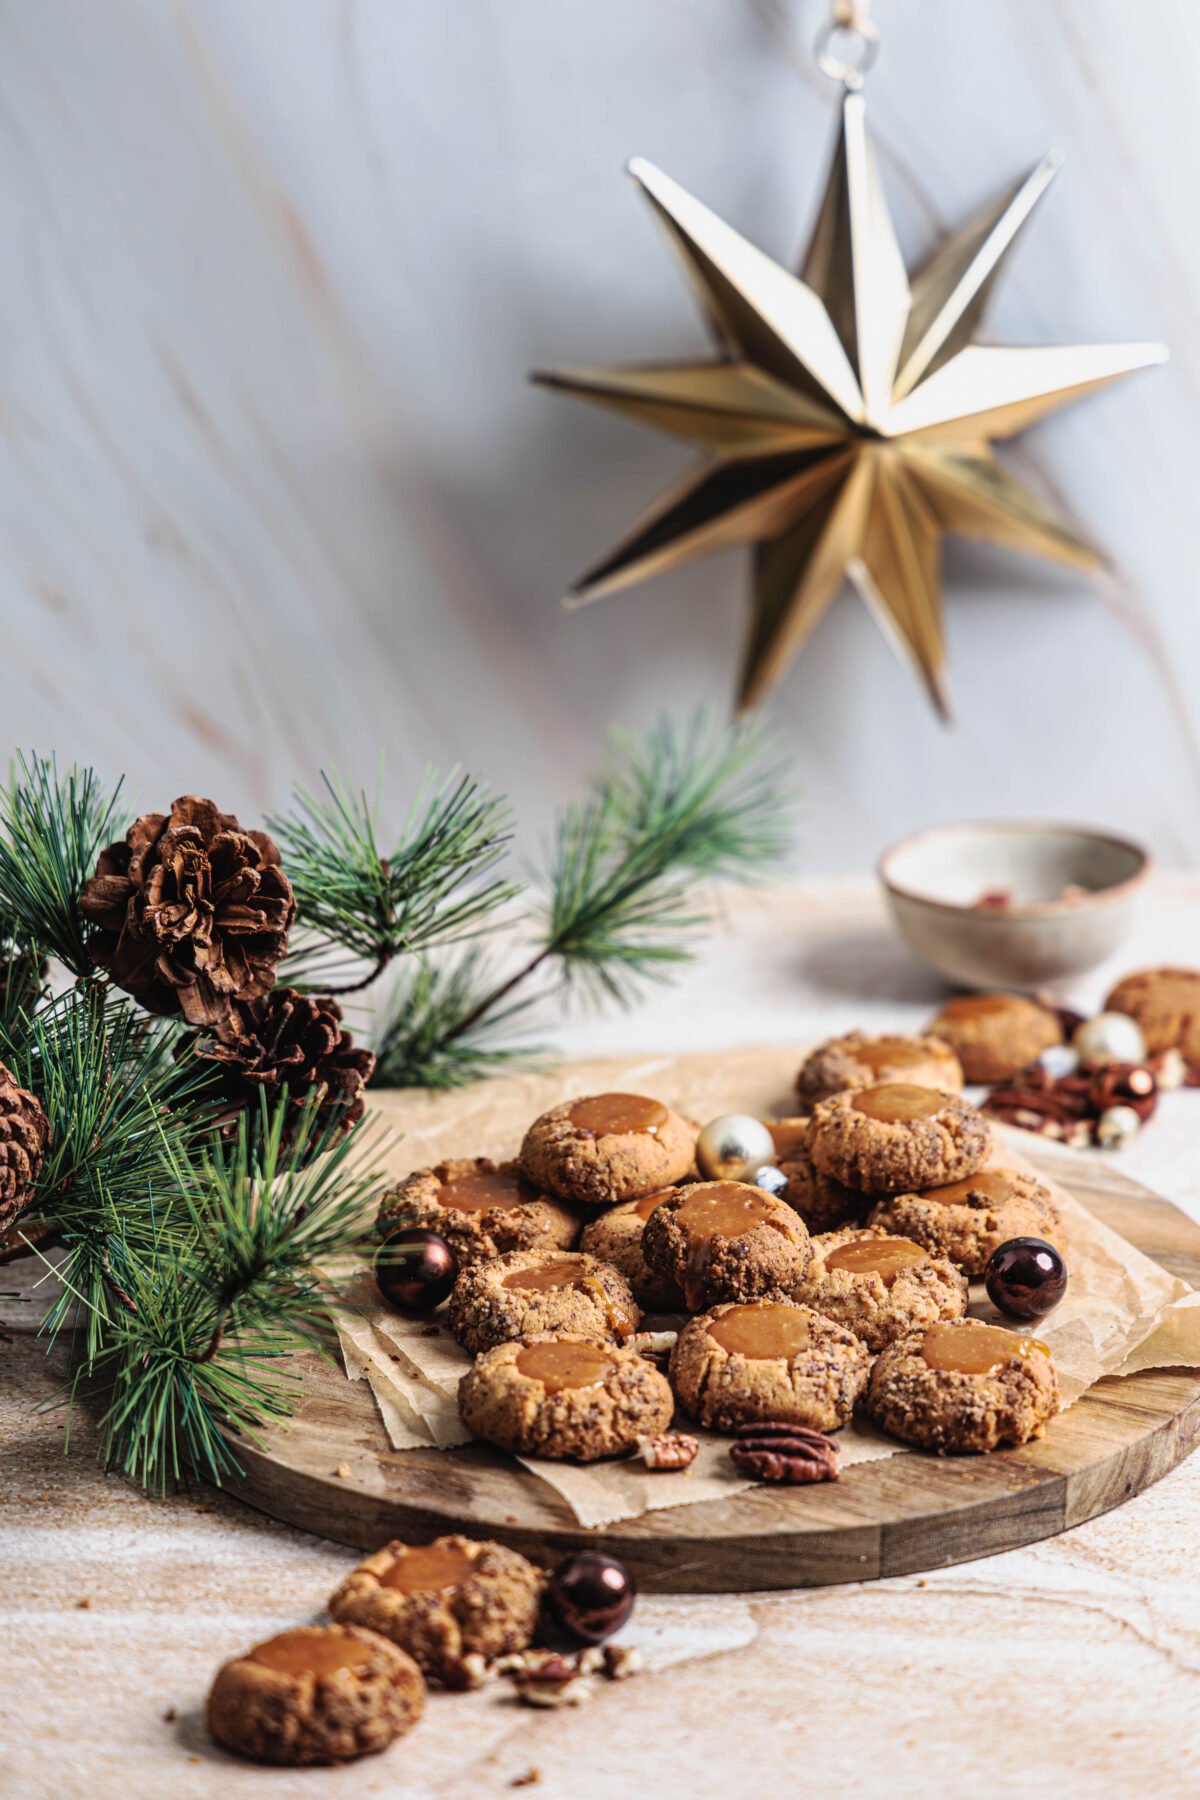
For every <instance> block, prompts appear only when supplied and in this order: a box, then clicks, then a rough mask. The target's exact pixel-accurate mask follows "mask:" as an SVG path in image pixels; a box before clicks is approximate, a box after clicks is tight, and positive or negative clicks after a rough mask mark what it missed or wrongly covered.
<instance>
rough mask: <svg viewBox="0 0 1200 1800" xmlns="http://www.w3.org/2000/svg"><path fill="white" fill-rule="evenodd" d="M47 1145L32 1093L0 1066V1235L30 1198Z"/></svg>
mask: <svg viewBox="0 0 1200 1800" xmlns="http://www.w3.org/2000/svg"><path fill="white" fill-rule="evenodd" d="M49 1142H50V1121H49V1119H48V1118H47V1117H46V1114H45V1110H44V1108H43V1106H42V1103H41V1101H40V1100H39V1099H38V1097H37V1095H36V1094H31V1093H28V1092H27V1091H26V1089H25V1088H23V1087H18V1086H17V1079H16V1076H15V1075H14V1074H13V1073H12V1072H11V1070H9V1069H6V1068H5V1067H4V1064H3V1063H0V1232H5V1231H7V1230H8V1227H9V1226H10V1225H11V1224H12V1222H13V1220H14V1219H15V1218H16V1216H17V1214H18V1213H19V1212H22V1211H23V1210H24V1208H25V1207H27V1206H28V1205H29V1203H30V1201H31V1200H32V1199H33V1190H34V1187H35V1186H36V1184H37V1178H38V1176H39V1175H40V1174H41V1172H42V1159H43V1157H44V1156H45V1154H46V1146H47V1145H48V1144H49Z"/></svg>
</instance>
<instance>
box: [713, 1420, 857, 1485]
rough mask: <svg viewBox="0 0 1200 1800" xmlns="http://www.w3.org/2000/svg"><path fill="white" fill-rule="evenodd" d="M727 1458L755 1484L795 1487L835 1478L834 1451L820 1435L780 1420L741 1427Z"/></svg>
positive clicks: (821, 1433) (818, 1432) (826, 1439)
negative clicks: (780, 1483)
mask: <svg viewBox="0 0 1200 1800" xmlns="http://www.w3.org/2000/svg"><path fill="white" fill-rule="evenodd" d="M729 1457H730V1461H731V1462H732V1463H733V1465H734V1467H735V1468H736V1469H738V1470H740V1472H741V1473H742V1474H743V1475H750V1476H752V1477H753V1478H754V1480H755V1481H780V1482H786V1483H789V1484H791V1485H792V1486H799V1485H801V1484H802V1483H807V1482H810V1481H836V1480H837V1478H838V1459H837V1450H836V1448H835V1447H834V1445H833V1444H832V1443H831V1442H830V1440H829V1439H828V1438H827V1437H826V1436H825V1434H824V1432H822V1431H810V1430H809V1429H808V1427H807V1426H806V1425H789V1424H787V1423H786V1422H785V1421H782V1420H776V1421H768V1422H767V1423H765V1424H762V1425H743V1426H741V1427H740V1428H739V1430H738V1434H737V1441H736V1442H735V1443H733V1444H731V1445H730V1446H729Z"/></svg>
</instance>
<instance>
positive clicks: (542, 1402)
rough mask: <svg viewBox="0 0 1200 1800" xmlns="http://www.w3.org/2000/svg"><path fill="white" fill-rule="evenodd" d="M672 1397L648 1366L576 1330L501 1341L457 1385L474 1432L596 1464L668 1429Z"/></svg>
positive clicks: (518, 1448)
mask: <svg viewBox="0 0 1200 1800" xmlns="http://www.w3.org/2000/svg"><path fill="white" fill-rule="evenodd" d="M674 1407H675V1398H674V1395H673V1394H672V1392H671V1387H670V1383H669V1382H668V1381H667V1378H666V1376H665V1375H661V1374H660V1373H659V1371H658V1370H657V1369H656V1368H655V1367H654V1365H653V1363H650V1362H648V1361H647V1360H646V1358H645V1357H644V1356H639V1355H638V1353H637V1351H636V1350H627V1349H623V1348H621V1347H619V1346H618V1345H616V1344H600V1343H597V1342H596V1340H595V1339H594V1338H585V1337H579V1336H577V1335H572V1336H568V1335H562V1336H558V1337H549V1336H544V1337H528V1338H522V1339H519V1340H518V1341H517V1342H515V1343H511V1344H498V1345H497V1346H496V1348H495V1349H494V1350H487V1351H485V1352H484V1354H483V1355H482V1356H481V1357H479V1358H478V1359H477V1360H476V1363H475V1367H474V1368H473V1369H470V1370H468V1372H467V1374H465V1375H464V1376H463V1378H462V1380H461V1381H460V1382H459V1385H458V1410H459V1414H460V1416H461V1418H462V1422H463V1424H464V1425H465V1426H466V1427H467V1430H468V1431H471V1432H473V1433H474V1434H475V1436H476V1437H480V1438H483V1439H484V1440H485V1441H486V1442H487V1443H489V1444H496V1445H498V1446H499V1448H500V1449H501V1450H511V1451H513V1452H514V1453H515V1454H516V1455H517V1456H545V1457H548V1458H550V1459H551V1460H552V1461H556V1462H563V1461H570V1462H585V1463H586V1462H597V1461H599V1459H600V1458H601V1457H604V1456H620V1455H622V1454H623V1453H624V1452H625V1451H627V1450H633V1449H635V1448H636V1446H637V1444H638V1443H639V1442H640V1440H641V1439H642V1438H646V1437H653V1436H654V1435H655V1433H656V1432H660V1431H665V1430H666V1429H667V1427H668V1425H669V1424H670V1423H671V1414H672V1412H673V1411H674Z"/></svg>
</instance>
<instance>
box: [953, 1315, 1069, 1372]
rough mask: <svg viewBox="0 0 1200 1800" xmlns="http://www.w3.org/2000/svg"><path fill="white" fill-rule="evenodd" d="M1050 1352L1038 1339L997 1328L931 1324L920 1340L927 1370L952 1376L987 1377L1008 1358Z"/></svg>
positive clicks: (990, 1326) (991, 1326)
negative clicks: (946, 1372) (943, 1371)
mask: <svg viewBox="0 0 1200 1800" xmlns="http://www.w3.org/2000/svg"><path fill="white" fill-rule="evenodd" d="M1033 1350H1040V1351H1041V1353H1042V1355H1043V1356H1049V1354H1050V1352H1049V1350H1048V1349H1047V1348H1046V1346H1045V1344H1043V1343H1042V1342H1041V1340H1040V1339H1038V1338H1032V1337H1017V1336H1016V1334H1015V1333H1014V1332H1011V1331H1002V1330H1001V1329H1000V1327H999V1326H998V1325H980V1326H978V1327H977V1326H974V1325H963V1324H948V1323H945V1324H941V1325H931V1326H930V1327H929V1330H928V1331H927V1332H926V1333H925V1336H924V1337H923V1338H922V1340H921V1355H922V1356H923V1357H924V1358H925V1361H926V1362H927V1363H928V1364H929V1366H930V1368H931V1369H942V1370H946V1371H948V1372H950V1373H952V1374H955V1375H991V1374H992V1373H993V1372H994V1371H995V1370H996V1369H999V1368H1001V1367H1002V1366H1003V1365H1004V1364H1005V1363H1006V1362H1007V1361H1008V1360H1009V1358H1010V1357H1012V1356H1028V1355H1029V1354H1030V1352H1031V1351H1033Z"/></svg>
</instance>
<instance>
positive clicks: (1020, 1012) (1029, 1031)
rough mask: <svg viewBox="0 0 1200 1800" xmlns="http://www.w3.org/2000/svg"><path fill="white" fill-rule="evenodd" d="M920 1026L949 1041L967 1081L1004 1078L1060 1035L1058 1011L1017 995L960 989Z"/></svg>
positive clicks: (1029, 1061) (1059, 1040)
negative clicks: (956, 995)
mask: <svg viewBox="0 0 1200 1800" xmlns="http://www.w3.org/2000/svg"><path fill="white" fill-rule="evenodd" d="M925 1029H926V1031H927V1032H928V1033H929V1035H930V1037H936V1038H941V1040H942V1042H943V1043H945V1044H949V1046H950V1048H951V1050H953V1052H954V1054H955V1055H956V1056H957V1058H958V1060H959V1062H960V1063H961V1064H962V1072H963V1075H964V1076H965V1078H966V1079H967V1080H968V1081H1007V1080H1008V1079H1009V1077H1010V1076H1012V1075H1016V1074H1017V1073H1018V1071H1019V1070H1021V1069H1025V1068H1028V1066H1029V1064H1030V1063H1032V1062H1036V1061H1037V1059H1038V1057H1039V1056H1040V1055H1041V1054H1042V1051H1043V1050H1048V1049H1049V1048H1050V1046H1051V1044H1061V1043H1062V1040H1063V1033H1062V1022H1061V1021H1060V1019H1059V1017H1058V1014H1057V1013H1054V1012H1051V1011H1050V1008H1049V1007H1048V1006H1039V1005H1038V1003H1037V1001H1036V1000H1027V999H1026V998H1025V996H1024V995H1023V994H960V995H958V997H957V998H956V999H954V1000H947V1002H946V1004H945V1006H943V1008H942V1010H941V1012H940V1013H939V1014H938V1015H937V1017H936V1019H931V1020H930V1022H929V1024H928V1025H927V1026H926V1027H925Z"/></svg>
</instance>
